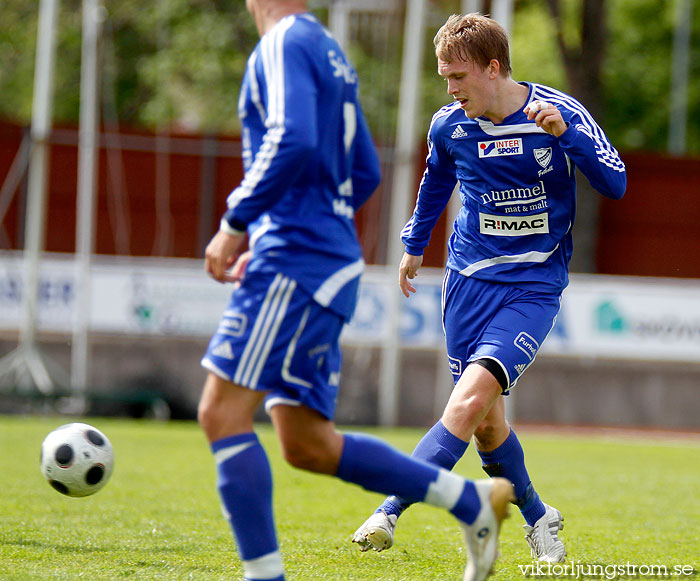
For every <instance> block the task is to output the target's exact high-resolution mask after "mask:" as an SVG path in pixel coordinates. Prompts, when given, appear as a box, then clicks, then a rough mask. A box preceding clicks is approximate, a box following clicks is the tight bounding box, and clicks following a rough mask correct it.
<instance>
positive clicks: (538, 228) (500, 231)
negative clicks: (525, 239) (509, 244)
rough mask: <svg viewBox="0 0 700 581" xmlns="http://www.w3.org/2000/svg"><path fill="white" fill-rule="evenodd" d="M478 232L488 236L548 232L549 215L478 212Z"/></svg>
mask: <svg viewBox="0 0 700 581" xmlns="http://www.w3.org/2000/svg"><path fill="white" fill-rule="evenodd" d="M479 232H481V233H482V234H487V235H489V236H525V235H527V234H548V233H549V215H548V214H547V213H546V212H544V213H542V214H534V215H532V216H496V215H493V214H482V213H481V212H479Z"/></svg>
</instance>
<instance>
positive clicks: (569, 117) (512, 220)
mask: <svg viewBox="0 0 700 581" xmlns="http://www.w3.org/2000/svg"><path fill="white" fill-rule="evenodd" d="M524 84H526V85H527V86H528V87H529V89H530V93H529V96H528V99H527V102H528V103H529V102H530V101H532V100H535V99H540V100H543V101H547V102H548V103H550V104H553V105H555V106H556V107H557V108H558V109H559V110H560V111H561V114H562V117H563V119H564V121H565V122H566V123H567V125H568V129H567V130H566V131H565V132H564V133H563V134H562V135H561V136H560V137H558V138H557V137H554V136H553V135H551V134H549V133H547V132H545V131H544V130H543V129H541V128H539V127H537V126H536V125H535V122H534V120H532V121H529V120H528V119H527V116H526V115H525V113H523V111H522V110H518V111H516V112H515V113H513V114H511V115H509V116H508V117H506V118H505V119H504V120H503V122H502V123H499V124H494V123H493V122H491V121H489V120H488V119H486V118H484V117H480V118H477V119H469V118H468V117H467V116H466V115H465V113H464V111H463V110H462V109H461V108H460V105H459V103H457V102H455V103H452V104H450V105H447V106H445V107H443V108H442V109H440V110H439V111H438V112H437V113H436V114H435V115H434V116H433V119H432V123H431V126H430V130H429V134H428V157H427V160H426V164H427V167H426V170H425V173H424V174H423V179H422V181H421V184H420V188H419V192H418V199H417V202H416V207H415V210H414V213H413V216H412V217H411V219H410V220H409V222H408V223H407V224H406V226H405V228H404V229H403V231H402V234H401V236H402V241H403V242H404V244H405V245H406V252H408V253H409V254H413V255H421V254H423V249H424V248H425V247H426V246H427V245H428V243H429V241H430V233H431V231H432V229H433V227H434V226H435V224H436V222H437V220H438V218H439V217H440V214H441V213H442V211H443V210H444V209H445V206H446V205H447V202H448V200H449V198H450V196H451V194H452V190H453V188H454V185H455V183H456V182H458V183H459V195H460V197H461V201H462V208H461V209H460V211H459V214H458V215H457V218H456V220H455V223H454V232H453V234H452V236H451V237H450V240H449V256H448V261H447V267H448V268H450V269H453V270H456V271H458V272H460V273H461V274H463V275H465V276H471V277H474V278H478V279H482V280H486V281H495V282H504V283H510V284H513V285H515V286H518V287H521V288H525V289H531V290H537V291H543V292H554V293H560V292H561V291H562V290H563V289H564V288H565V287H566V285H567V284H568V264H569V260H570V258H571V254H572V250H573V246H572V235H571V230H572V226H573V222H574V218H575V214H576V180H575V173H574V170H575V168H576V167H578V168H579V169H580V170H581V171H582V173H583V174H584V175H585V176H586V177H587V178H588V180H589V181H590V183H591V185H592V186H593V187H594V188H595V189H596V190H598V191H599V192H600V193H602V194H603V195H605V196H608V197H610V198H614V199H618V198H621V197H622V195H623V194H624V192H625V188H626V185H627V177H626V173H625V166H624V164H623V162H622V160H621V159H620V157H619V155H618V153H617V151H616V150H615V148H614V147H613V146H612V145H611V144H610V142H609V141H608V139H607V137H606V136H605V134H604V133H603V131H602V129H601V128H600V127H599V126H598V125H597V123H596V122H595V121H594V120H593V118H592V117H591V115H590V113H588V111H586V109H585V108H584V107H583V106H582V105H581V104H580V103H579V102H578V101H576V100H575V99H573V98H572V97H570V96H568V95H566V94H565V93H562V92H560V91H557V90H555V89H551V88H549V87H545V86H543V85H537V84H530V83H524Z"/></svg>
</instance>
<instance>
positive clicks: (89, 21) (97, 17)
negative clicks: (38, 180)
mask: <svg viewBox="0 0 700 581" xmlns="http://www.w3.org/2000/svg"><path fill="white" fill-rule="evenodd" d="M101 22H102V6H101V5H100V3H99V1H98V0H83V41H82V42H83V45H82V53H81V70H80V137H79V143H78V197H77V207H76V212H77V216H78V219H77V224H76V232H75V304H76V305H77V308H76V309H75V314H74V319H73V345H72V349H71V388H72V390H73V392H74V393H75V394H76V395H77V394H80V393H83V392H84V391H85V389H86V387H87V381H88V373H89V354H88V351H89V342H88V327H89V323H90V305H91V284H90V262H91V258H92V252H93V249H94V245H95V243H94V238H95V227H94V223H95V209H96V208H95V189H96V188H95V182H96V175H97V171H96V170H97V162H98V158H97V155H96V153H97V130H98V100H99V88H98V83H99V81H98V79H99V76H98V71H97V68H98V52H99V36H100V26H101Z"/></svg>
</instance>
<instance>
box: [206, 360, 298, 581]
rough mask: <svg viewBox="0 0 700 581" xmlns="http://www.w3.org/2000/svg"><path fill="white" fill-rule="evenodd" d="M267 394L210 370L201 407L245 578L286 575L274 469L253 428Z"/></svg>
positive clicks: (253, 578)
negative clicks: (279, 539) (274, 503)
mask: <svg viewBox="0 0 700 581" xmlns="http://www.w3.org/2000/svg"><path fill="white" fill-rule="evenodd" d="M263 396H264V394H263V393H261V392H256V391H251V390H249V389H247V388H243V387H240V386H238V385H234V384H233V383H231V382H229V381H226V380H224V379H222V378H220V377H218V376H216V375H214V374H213V373H210V374H209V375H208V377H207V381H206V383H205V385H204V390H203V392H202V397H201V399H200V404H199V409H198V417H199V422H200V425H201V426H202V429H203V430H204V433H205V434H206V436H207V439H208V440H209V442H210V445H211V451H212V453H213V455H214V460H215V462H216V470H217V488H218V491H219V496H220V498H221V502H222V507H223V511H224V514H225V515H226V517H227V519H228V521H229V523H230V525H231V529H232V531H233V533H234V536H235V538H236V542H237V546H238V552H239V554H240V557H241V560H242V562H243V571H244V575H245V579H246V581H256V580H258V579H267V580H270V579H273V580H282V579H284V568H283V564H282V557H281V555H280V552H279V548H278V543H277V536H276V532H275V524H274V518H273V512H272V474H271V472H270V466H269V463H268V459H267V455H266V454H265V451H264V449H263V448H262V446H261V445H260V442H259V441H258V438H257V436H256V435H255V432H254V431H253V413H254V412H255V409H256V408H257V407H258V405H259V404H260V402H261V401H262V398H263ZM252 523H254V526H251V525H252Z"/></svg>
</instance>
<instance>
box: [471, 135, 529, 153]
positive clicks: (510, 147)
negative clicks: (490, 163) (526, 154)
mask: <svg viewBox="0 0 700 581" xmlns="http://www.w3.org/2000/svg"><path fill="white" fill-rule="evenodd" d="M522 154H523V140H522V139H521V138H520V137H518V138H516V139H497V140H495V141H480V142H479V157H500V156H502V155H522Z"/></svg>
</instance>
